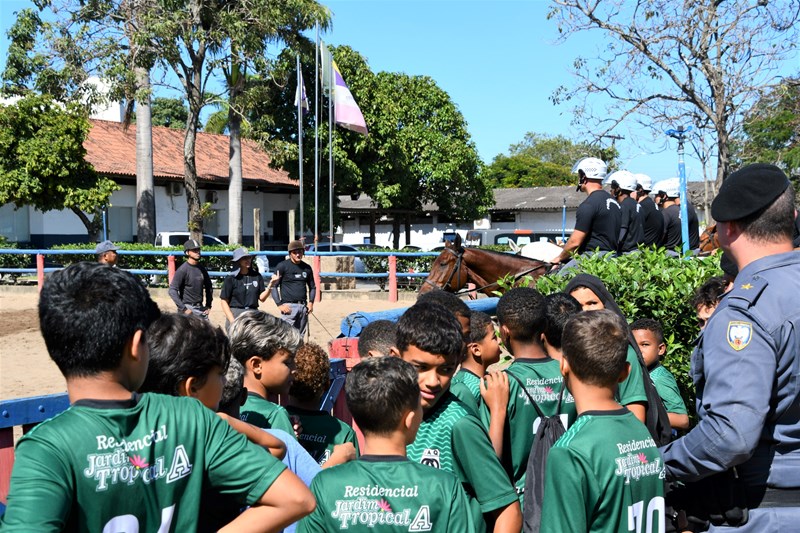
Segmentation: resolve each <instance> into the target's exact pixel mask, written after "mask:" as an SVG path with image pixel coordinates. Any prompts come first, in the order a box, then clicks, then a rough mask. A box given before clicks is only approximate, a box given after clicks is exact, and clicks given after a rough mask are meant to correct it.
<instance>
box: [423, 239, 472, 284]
mask: <svg viewBox="0 0 800 533" xmlns="http://www.w3.org/2000/svg"><path fill="white" fill-rule="evenodd" d="M445 251H447V252H449V253H451V254H453V255H454V256H456V264H455V265H453V268H452V269H451V270H450V275H449V276H447V281H445V282H444V283H443V284H442V286H441V287H440V286H438V285H437V284H435V283H434V282H432V281H431V280H429V279H427V278H426V279H425V281H424V282H423V283H427V284H428V285H431V286H432V287H433V288H434V289H440V290H444V288H445V287H447V286H448V285H450V283H451V282H452V281H453V276H456V280H460V279H461V264H462V263H463V262H464V249H463V248H462V249H461V251H460V252H456V251H455V250H453V249H452V248H445ZM464 268H467V267H464ZM457 290H458V289H453V292H456V291H457Z"/></svg>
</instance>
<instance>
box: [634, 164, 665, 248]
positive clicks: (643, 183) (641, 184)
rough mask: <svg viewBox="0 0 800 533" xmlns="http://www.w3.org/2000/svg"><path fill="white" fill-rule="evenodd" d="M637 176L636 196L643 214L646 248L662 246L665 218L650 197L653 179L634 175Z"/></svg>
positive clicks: (644, 175)
mask: <svg viewBox="0 0 800 533" xmlns="http://www.w3.org/2000/svg"><path fill="white" fill-rule="evenodd" d="M634 176H636V195H637V200H638V202H639V206H640V208H641V209H640V210H639V212H640V213H641V214H642V226H643V227H644V244H645V246H651V245H656V246H660V245H661V239H662V238H663V237H664V217H663V216H662V215H661V213H660V212H659V210H658V206H656V203H655V202H654V201H653V199H652V198H651V197H650V191H652V190H653V179H652V178H651V177H650V176H648V175H647V174H634Z"/></svg>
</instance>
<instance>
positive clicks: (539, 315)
mask: <svg viewBox="0 0 800 533" xmlns="http://www.w3.org/2000/svg"><path fill="white" fill-rule="evenodd" d="M497 320H498V321H499V322H500V325H501V326H505V327H506V328H508V331H509V333H510V334H511V337H512V338H513V339H514V340H517V341H520V342H537V343H538V342H541V341H540V339H541V336H542V332H543V331H544V324H545V320H544V297H543V296H542V295H541V293H540V292H539V291H537V290H536V289H532V288H530V287H516V288H514V289H511V290H510V291H508V292H506V293H505V294H504V295H503V296H502V297H501V298H500V300H499V301H498V302H497Z"/></svg>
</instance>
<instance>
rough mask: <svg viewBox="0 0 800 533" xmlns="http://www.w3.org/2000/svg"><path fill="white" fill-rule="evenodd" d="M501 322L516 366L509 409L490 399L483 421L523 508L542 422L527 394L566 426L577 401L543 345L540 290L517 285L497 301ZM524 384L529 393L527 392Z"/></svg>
mask: <svg viewBox="0 0 800 533" xmlns="http://www.w3.org/2000/svg"><path fill="white" fill-rule="evenodd" d="M497 319H498V321H499V322H500V335H501V336H502V338H503V344H504V345H505V346H506V347H507V348H508V350H509V351H510V352H511V354H512V355H513V356H514V362H513V363H511V365H510V366H509V367H508V369H507V370H506V372H508V374H510V376H509V379H508V389H509V393H508V405H507V407H506V408H505V409H502V408H501V409H495V405H497V404H496V403H489V402H488V401H487V403H486V405H484V406H483V407H482V408H481V419H482V420H483V423H484V426H486V427H487V428H489V430H490V437H492V444H493V445H494V447H495V450H498V449H499V450H502V455H501V461H500V462H501V463H502V465H503V468H505V469H506V472H508V474H509V476H510V477H511V481H512V482H513V483H514V486H515V488H516V491H517V495H518V497H519V501H520V505H522V501H523V496H524V489H525V469H526V466H527V464H528V455H530V451H531V445H532V444H533V439H534V436H535V434H536V429H537V428H538V427H539V422H540V420H539V417H538V416H537V413H536V409H535V407H534V406H533V405H531V402H530V399H529V398H528V395H530V396H531V397H532V398H533V399H534V400H535V401H536V403H537V405H538V406H539V408H540V409H541V410H542V412H543V413H544V415H545V416H553V415H555V414H557V413H558V414H559V415H560V417H561V423H562V424H563V425H564V428H568V427H569V425H570V424H571V423H572V422H574V421H575V417H576V412H575V400H574V398H573V397H572V395H571V394H570V393H569V392H568V391H566V390H565V389H564V379H563V377H562V376H561V370H560V368H559V361H557V360H555V359H551V358H550V357H549V356H548V355H547V352H546V351H545V348H544V345H543V344H542V335H543V332H544V329H545V304H544V297H543V296H542V295H541V294H540V293H539V291H537V290H535V289H532V288H527V287H518V288H515V289H511V290H510V291H508V292H506V293H505V294H504V295H503V297H502V298H500V300H499V301H498V302H497ZM514 378H516V379H514ZM518 380H519V381H518ZM520 381H521V382H522V383H523V384H524V385H525V390H526V391H527V393H528V394H525V391H523V390H522V386H521V385H520ZM501 407H502V406H501ZM498 417H499V418H500V420H501V421H502V420H506V423H505V424H501V425H500V428H501V431H499V432H498V431H497V430H495V429H493V428H492V426H490V424H491V423H492V422H497V420H496V419H497V418H498ZM498 439H499V440H498Z"/></svg>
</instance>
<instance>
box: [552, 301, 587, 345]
mask: <svg viewBox="0 0 800 533" xmlns="http://www.w3.org/2000/svg"><path fill="white" fill-rule="evenodd" d="M581 310H582V309H581V304H580V302H578V300H576V299H575V298H574V297H572V296H570V295H569V294H567V293H564V292H554V293H553V294H548V295H547V296H545V297H544V336H545V338H546V339H547V342H548V344H550V346H552V347H554V348H556V349H559V350H560V349H561V336H562V335H563V333H564V325H565V324H566V323H567V320H569V318H570V317H571V316H572V315H576V314H578V313H580V312H581Z"/></svg>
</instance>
